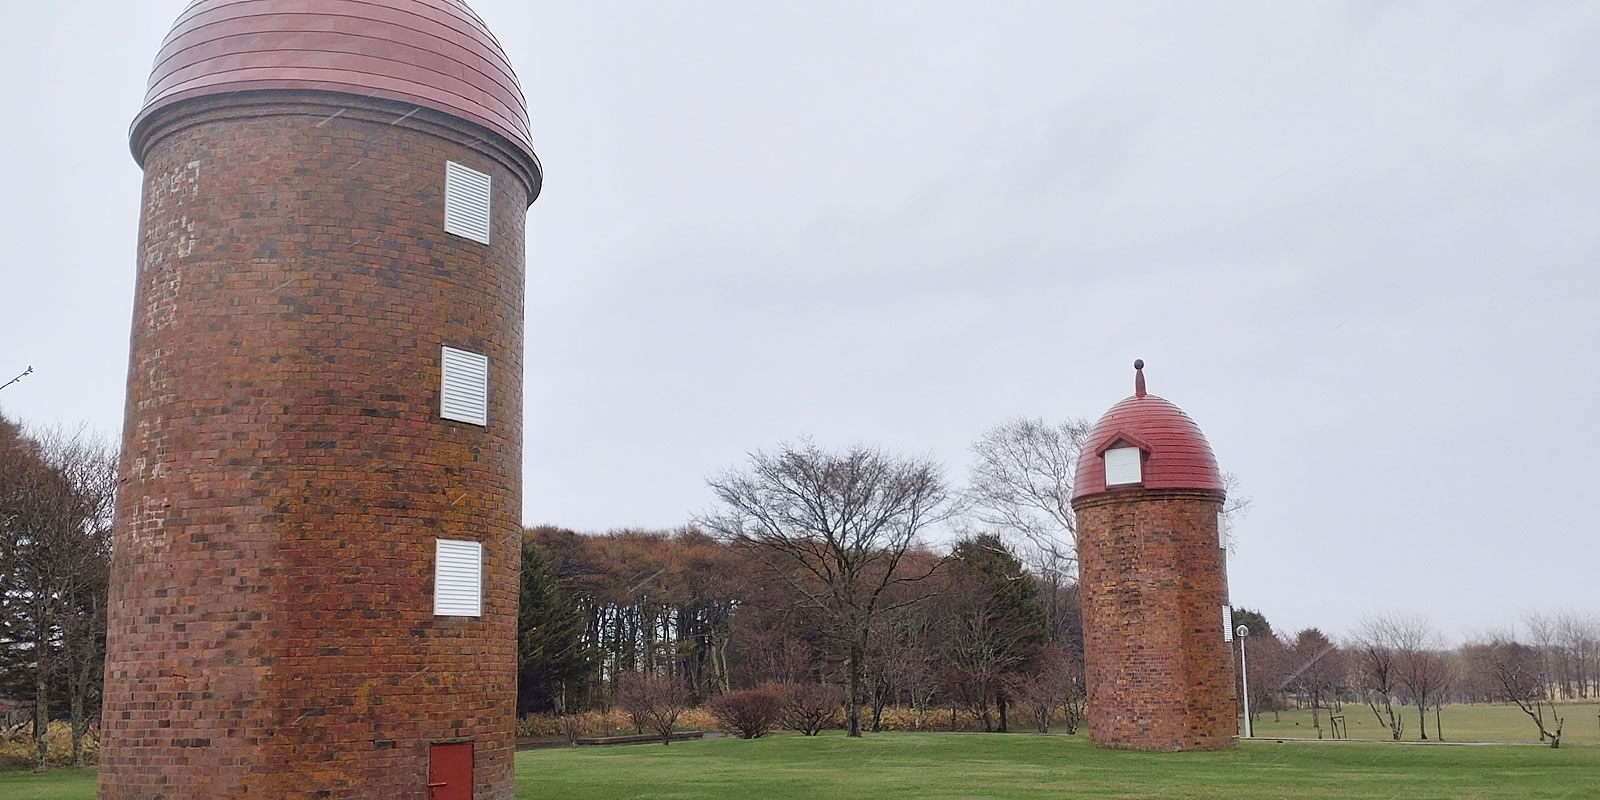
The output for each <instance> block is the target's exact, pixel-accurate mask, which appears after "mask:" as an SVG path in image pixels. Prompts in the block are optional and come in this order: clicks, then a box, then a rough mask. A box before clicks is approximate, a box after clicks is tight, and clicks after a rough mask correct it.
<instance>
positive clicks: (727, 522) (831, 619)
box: [702, 442, 957, 736]
mask: <svg viewBox="0 0 1600 800" xmlns="http://www.w3.org/2000/svg"><path fill="white" fill-rule="evenodd" d="M709 483H710V485H711V489H712V491H714V492H715V493H716V495H717V498H718V499H719V500H720V501H721V502H722V504H723V506H724V511H723V513H722V514H719V515H717V516H713V517H708V518H706V519H705V520H703V521H702V524H703V525H704V526H705V527H706V528H707V529H708V530H711V531H715V532H716V533H718V534H720V535H722V536H723V537H726V538H728V539H732V540H734V541H738V542H743V543H748V544H749V545H751V546H752V547H753V548H754V549H755V552H757V553H758V554H759V555H760V558H761V559H762V561H763V563H765V564H766V566H767V567H768V568H769V569H770V571H771V573H772V574H773V575H774V576H776V577H777V578H778V579H779V580H783V581H785V582H786V584H787V587H788V589H789V590H790V591H791V592H792V593H793V596H794V598H795V603H796V605H798V606H801V607H804V608H807V609H810V610H811V611H812V612H814V613H815V614H817V615H818V617H819V621H820V622H821V624H822V627H823V633H824V634H825V635H826V636H828V637H829V638H830V639H831V640H832V641H833V642H835V643H836V644H837V645H839V646H840V648H841V650H842V651H843V654H844V657H845V674H846V698H845V704H846V709H847V717H848V722H849V731H850V735H851V736H860V735H861V704H862V699H863V691H862V688H863V673H864V665H863V662H864V660H865V656H866V650H867V636H868V634H869V632H870V631H871V629H872V623H873V621H874V620H875V619H876V618H877V616H878V615H879V614H880V613H882V612H884V611H886V610H889V609H890V608H892V607H893V606H892V605H891V604H889V603H886V602H884V599H885V595H886V594H887V593H888V592H889V591H890V589H891V588H894V587H896V586H903V585H906V584H911V583H916V582H919V581H922V580H924V579H926V578H928V577H929V576H930V575H931V574H932V572H933V571H934V570H936V569H937V568H938V567H939V566H940V563H941V562H940V561H939V560H937V559H933V560H928V562H927V564H928V565H927V566H924V565H923V564H922V563H919V564H918V565H917V566H916V568H914V569H905V568H903V567H904V566H905V564H904V563H903V562H906V560H907V559H906V555H907V553H909V552H911V551H912V549H913V548H914V547H915V546H916V545H917V543H918V540H919V534H920V533H922V531H923V530H924V529H926V528H927V527H928V526H930V525H934V524H937V523H939V522H942V521H945V520H947V519H949V518H950V517H951V516H952V515H953V514H954V513H955V512H956V510H957V507H956V504H955V502H954V501H953V498H952V497H951V496H950V492H949V490H948V489H947V488H946V486H945V482H944V478H943V476H942V475H941V474H940V471H939V468H938V467H937V466H936V465H935V464H933V463H932V462H929V461H921V460H916V459H900V458H894V457H890V456H888V455H886V454H884V453H882V452H880V451H878V450H874V449H870V448H866V447H854V448H851V449H849V450H846V451H844V452H839V453H831V452H826V451H823V450H822V449H820V448H818V447H817V446H816V445H814V444H811V443H810V442H805V443H802V444H799V445H784V446H782V447H780V448H779V449H778V451H777V452H776V453H770V454H769V453H755V454H752V455H751V456H750V464H749V468H748V469H747V470H745V471H729V472H726V473H724V474H723V475H721V476H719V477H716V478H713V479H711V480H710V481H709ZM917 599H920V598H912V599H908V600H902V601H900V603H901V604H904V603H910V602H915V601H916V600H917Z"/></svg>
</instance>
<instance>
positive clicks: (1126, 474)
mask: <svg viewBox="0 0 1600 800" xmlns="http://www.w3.org/2000/svg"><path fill="white" fill-rule="evenodd" d="M1139 456H1140V452H1139V448H1137V447H1119V448H1117V449H1115V450H1107V451H1106V485H1107V486H1127V485H1129V484H1132V483H1138V482H1140V481H1142V480H1144V475H1143V474H1142V470H1141V464H1140V463H1139Z"/></svg>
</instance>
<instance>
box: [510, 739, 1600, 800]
mask: <svg viewBox="0 0 1600 800" xmlns="http://www.w3.org/2000/svg"><path fill="white" fill-rule="evenodd" d="M517 790H518V791H517V797H518V798H519V800H633V799H634V798H637V799H638V800H645V799H646V798H649V799H650V800H736V799H737V800H744V798H765V799H767V800H791V799H792V800H816V798H834V797H858V798H867V799H868V800H890V799H892V798H908V799H909V798H917V800H975V799H976V798H985V799H988V798H994V799H995V800H1009V798H1028V799H1029V800H1035V799H1036V798H1051V800H1071V799H1072V798H1094V800H1117V799H1119V798H1126V799H1127V800H1134V799H1135V798H1138V799H1139V800H1145V799H1146V798H1173V800H1180V799H1181V800H1209V799H1210V798H1217V800H1223V799H1224V798H1226V799H1227V800H1267V799H1268V798H1271V800H1279V798H1285V797H1293V798H1306V799H1308V800H1316V799H1317V798H1330V799H1331V798H1368V797H1378V798H1391V797H1402V798H1406V800H1498V799H1499V798H1506V800H1511V799H1512V798H1517V799H1519V800H1521V799H1523V798H1551V800H1555V799H1556V798H1566V799H1567V800H1577V799H1578V798H1591V797H1595V796H1597V795H1600V748H1595V747H1574V748H1570V749H1562V750H1551V749H1549V748H1545V747H1417V746H1395V745H1384V744H1346V743H1327V744H1317V743H1311V744H1292V743H1291V744H1276V743H1273V742H1270V741H1257V742H1249V743H1246V744H1244V745H1243V746H1241V747H1240V748H1239V749H1237V750H1232V751H1225V752H1220V753H1175V754H1174V753H1127V752H1114V751H1106V750H1097V749H1095V748H1093V747H1091V746H1090V745H1089V743H1088V741H1087V740H1086V739H1084V738H1083V737H1082V736H1075V737H1068V736H1027V735H995V734H910V733H900V734H879V735H877V736H869V737H867V738H865V739H862V740H851V739H846V738H845V737H844V736H843V735H839V734H831V735H827V736H823V737H820V738H816V739H807V738H804V737H800V736H793V735H786V736H777V737H773V738H769V739H761V740H757V741H753V742H746V741H739V740H737V739H720V740H713V741H704V742H686V743H680V744H674V745H672V746H670V747H662V746H659V745H645V746H636V747H625V748H611V749H598V748H581V749H560V750H539V751H533V752H528V753H522V754H520V755H519V756H518V757H517Z"/></svg>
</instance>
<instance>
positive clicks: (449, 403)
mask: <svg viewBox="0 0 1600 800" xmlns="http://www.w3.org/2000/svg"><path fill="white" fill-rule="evenodd" d="M440 363H441V365H442V369H441V370H440V372H441V374H442V375H443V380H442V381H441V386H440V389H439V396H440V402H439V416H441V417H444V418H445V419H451V420H455V421H456V422H465V423H467V424H469V425H480V426H482V425H488V424H489V357H488V356H481V355H478V354H477V353H469V352H467V351H465V350H456V349H454V348H451V347H446V348H444V356H443V358H442V359H441V362H440Z"/></svg>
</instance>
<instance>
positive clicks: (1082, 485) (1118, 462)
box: [1072, 361, 1238, 750]
mask: <svg viewBox="0 0 1600 800" xmlns="http://www.w3.org/2000/svg"><path fill="white" fill-rule="evenodd" d="M1134 369H1135V371H1136V377H1135V391H1134V395H1133V397H1130V398H1128V399H1126V400H1123V401H1122V402H1120V403H1118V404H1116V405H1115V406H1112V408H1111V410H1110V411H1107V412H1106V415H1105V416H1104V417H1101V418H1100V421H1099V422H1098V423H1096V424H1095V426H1094V429H1093V430H1092V431H1091V432H1090V434H1089V439H1088V442H1087V444H1086V445H1085V447H1084V449H1083V454H1082V456H1081V457H1080V460H1079V461H1078V469H1077V475H1076V479H1075V481H1076V482H1075V485H1074V487H1073V492H1072V508H1073V510H1074V511H1075V512H1076V513H1077V517H1078V559H1079V569H1080V577H1081V581H1082V587H1083V635H1084V658H1085V662H1086V666H1087V671H1088V676H1087V677H1088V683H1089V737H1090V738H1091V739H1092V740H1094V742H1095V744H1098V745H1100V746H1102V747H1117V748H1127V749H1132V750H1212V749H1218V748H1223V747H1229V746H1231V745H1232V744H1233V742H1234V737H1235V735H1236V734H1237V733H1238V727H1237V722H1236V715H1235V710H1234V703H1235V692H1234V688H1233V681H1234V672H1233V655H1232V653H1233V651H1232V646H1231V645H1230V644H1229V642H1230V641H1231V640H1232V635H1231V632H1230V631H1229V628H1230V625H1231V621H1230V620H1231V612H1230V611H1229V610H1228V607H1227V604H1228V577H1227V561H1226V552H1225V551H1224V549H1223V546H1222V545H1223V543H1222V537H1221V534H1220V523H1221V514H1222V504H1223V500H1224V499H1225V495H1224V493H1223V486H1222V476H1221V474H1220V473H1219V472H1218V470H1217V460H1216V457H1215V456H1213V455H1212V454H1211V445H1210V444H1208V443H1207V442H1206V437H1205V435H1204V434H1202V433H1201V432H1200V428H1199V427H1198V426H1196V425H1195V424H1194V421H1193V420H1191V419H1189V417H1188V416H1187V415H1186V414H1184V413H1183V412H1182V411H1181V410H1179V409H1178V407H1177V406H1175V405H1173V404H1171V403H1169V402H1167V401H1166V400H1163V399H1161V398H1159V397H1156V396H1154V395H1151V394H1147V393H1146V392H1145V379H1144V362H1143V361H1137V362H1135V363H1134Z"/></svg>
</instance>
